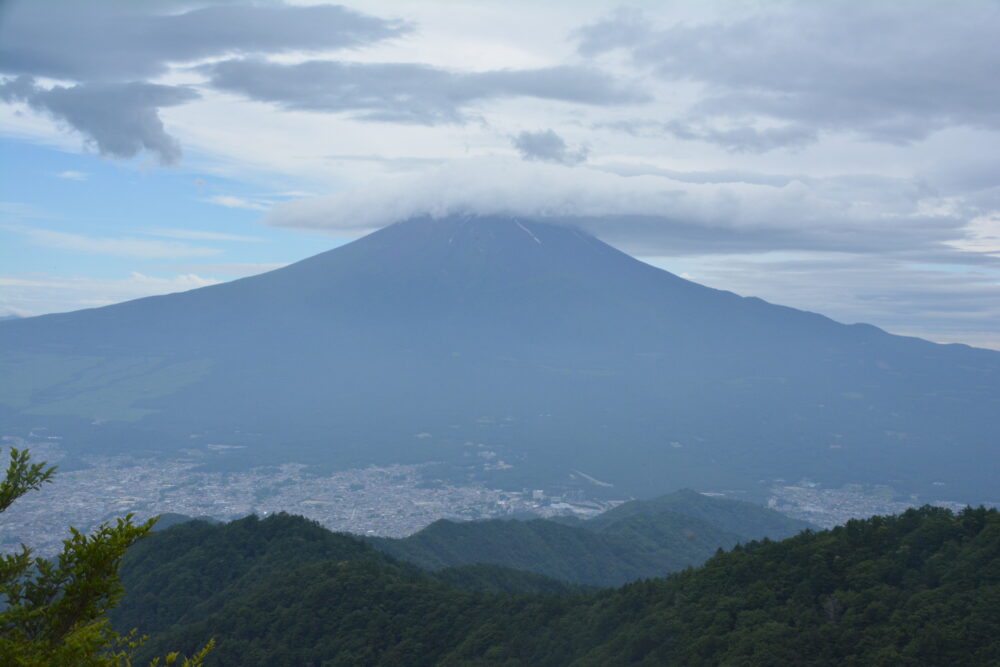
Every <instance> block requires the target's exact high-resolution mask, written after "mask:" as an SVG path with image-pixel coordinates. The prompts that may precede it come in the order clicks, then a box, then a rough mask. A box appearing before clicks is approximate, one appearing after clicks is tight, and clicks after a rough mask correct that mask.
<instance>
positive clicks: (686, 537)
mask: <svg viewBox="0 0 1000 667" xmlns="http://www.w3.org/2000/svg"><path fill="white" fill-rule="evenodd" d="M810 527H811V526H810V524H808V523H806V522H804V521H798V520H796V519H791V518H788V517H786V516H784V515H783V514H780V513H779V512H775V511H774V510H770V509H767V508H764V507H761V506H759V505H754V504H752V503H747V502H741V501H735V500H724V499H721V498H712V497H708V496H705V495H702V494H700V493H698V492H696V491H691V490H689V489H685V490H681V491H677V492H675V493H671V494H668V495H665V496H661V497H659V498H655V499H653V500H633V501H630V502H627V503H624V504H622V505H619V506H618V507H616V508H614V509H612V510H610V511H608V512H605V513H604V514H601V515H598V516H596V517H594V518H593V519H590V520H587V521H581V520H573V519H557V520H546V519H534V520H530V521H513V520H504V519H493V520H489V521H473V522H460V523H457V522H454V521H447V520H441V521H436V522H435V523H433V524H431V525H430V526H428V527H427V528H425V529H423V530H421V531H419V532H417V533H415V534H413V535H411V536H409V537H407V538H403V539H389V538H374V539H370V540H369V541H370V542H371V543H372V544H373V545H374V546H375V547H376V548H377V549H380V550H381V551H384V552H386V553H388V554H391V555H393V556H395V557H396V558H399V559H401V560H405V561H409V562H411V563H415V564H417V565H419V566H421V567H423V568H426V569H430V570H436V569H440V568H445V567H452V566H457V565H469V564H474V563H489V564H493V565H502V566H504V567H510V568H515V569H519V570H528V571H531V572H537V573H539V574H544V575H546V576H549V577H554V578H556V579H562V580H565V581H569V582H573V583H578V584H584V585H590V586H620V585H621V584H624V583H627V582H629V581H635V580H637V579H644V578H650V577H662V576H664V575H666V574H668V573H670V572H676V571H678V570H683V569H684V568H686V567H691V566H695V565H701V564H702V563H704V562H705V561H706V560H707V559H708V558H709V557H710V556H712V554H714V553H715V552H716V551H717V550H718V549H719V548H723V549H731V548H732V547H734V546H735V545H736V544H738V543H740V542H749V541H751V540H754V539H762V538H765V537H767V538H770V539H782V538H785V537H790V536H792V535H795V534H796V533H798V532H799V531H801V530H804V529H806V528H810Z"/></svg>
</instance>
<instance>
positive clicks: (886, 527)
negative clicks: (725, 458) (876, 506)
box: [115, 507, 1000, 665]
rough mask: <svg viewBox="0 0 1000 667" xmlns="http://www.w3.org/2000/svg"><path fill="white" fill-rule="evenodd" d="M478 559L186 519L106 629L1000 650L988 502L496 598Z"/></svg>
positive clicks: (572, 644) (699, 661)
mask: <svg viewBox="0 0 1000 667" xmlns="http://www.w3.org/2000/svg"><path fill="white" fill-rule="evenodd" d="M473 570H475V568H473ZM480 570H481V571H479V572H475V571H473V572H472V573H471V574H470V577H471V578H472V579H473V580H474V583H475V584H476V585H474V586H471V587H466V588H459V587H456V586H455V585H454V584H455V583H456V582H455V581H450V582H449V581H447V579H445V580H444V581H442V579H439V578H436V577H435V576H433V575H432V574H429V573H426V572H422V571H420V570H418V569H417V568H415V567H414V566H412V565H408V564H401V563H399V562H397V561H394V560H393V559H392V558H391V557H389V556H387V555H385V554H382V553H379V552H378V551H376V550H374V549H372V548H371V547H370V546H369V545H366V544H364V543H363V542H361V541H359V540H356V539H354V538H351V537H349V536H345V535H335V534H332V533H328V532H326V531H324V530H323V529H322V528H320V527H318V526H316V525H315V524H311V523H310V522H307V521H305V520H302V519H299V518H294V517H288V516H277V517H270V518H268V519H264V520H256V519H244V520H242V521H241V522H234V523H233V524H228V525H225V526H208V525H205V524H195V525H187V526H185V525H182V526H177V527H174V528H171V529H169V530H167V531H164V532H162V533H158V534H156V535H153V536H151V537H149V538H148V539H146V540H144V541H143V542H141V543H140V544H139V545H138V546H137V547H135V551H134V553H133V554H131V555H130V557H129V559H128V562H127V563H126V566H125V568H124V570H123V581H124V583H125V585H126V590H127V591H128V592H127V593H126V597H125V599H124V601H123V603H122V605H121V607H120V608H119V609H118V611H117V614H116V616H115V620H116V622H118V623H121V624H122V625H123V627H124V626H128V627H132V626H138V627H139V628H140V630H141V631H143V632H150V631H152V630H154V629H155V630H156V631H157V632H156V638H155V639H154V640H152V641H151V642H150V643H149V644H148V645H147V646H146V647H144V648H145V650H147V651H149V652H150V654H155V653H156V651H157V650H158V649H159V648H160V647H162V646H168V647H176V648H180V649H182V650H189V651H190V650H193V649H196V648H197V647H199V646H201V645H203V644H204V642H205V641H206V640H207V639H208V638H209V637H215V638H216V640H217V648H216V649H215V651H214V652H213V653H212V654H211V655H210V660H209V662H208V663H206V664H216V665H247V664H268V665H312V664H317V665H318V664H324V665H353V664H382V665H399V664H406V665H424V664H442V665H494V664H532V665H566V664H577V665H616V664H625V663H634V664H646V665H661V664H684V665H716V664H823V665H827V664H828V665H834V664H836V665H852V664H853V665H861V664H864V665H901V664H927V665H931V664H933V665H940V664H963V665H986V664H996V663H997V661H1000V639H998V637H1000V513H998V512H997V511H996V510H986V509H982V508H980V509H968V510H965V511H963V512H961V513H958V514H953V513H952V512H950V511H948V510H944V509H939V508H933V507H924V508H921V509H919V510H910V511H907V512H905V513H903V514H901V515H898V516H894V517H873V518H871V519H868V520H865V521H851V522H849V523H848V524H846V525H845V526H842V527H837V528H834V529H832V530H827V531H822V532H815V533H814V532H811V531H806V532H803V533H801V534H799V535H797V536H795V537H792V538H789V539H786V540H783V541H780V542H774V541H770V540H762V541H755V542H751V543H748V544H745V545H742V546H737V547H735V548H734V549H733V550H731V551H729V552H725V553H722V552H720V553H719V554H717V555H715V556H714V557H712V558H711V559H709V560H708V562H707V563H705V565H704V566H702V567H700V568H697V569H688V570H685V571H683V572H680V573H676V574H673V575H671V576H669V577H667V578H663V579H654V580H644V581H640V582H636V583H632V584H628V585H626V586H624V587H622V588H619V589H609V590H602V591H595V592H582V593H572V592H570V591H557V592H548V593H537V592H536V593H516V594H511V593H497V592H490V591H489V590H484V589H488V588H489V587H488V586H483V585H482V584H483V581H484V580H486V579H488V578H489V577H490V576H493V577H495V578H496V579H497V580H502V579H504V578H505V577H509V576H514V577H516V576H517V575H516V573H513V574H512V573H511V571H510V570H505V569H503V568H495V569H490V568H480ZM230 572H231V573H232V574H227V573H230ZM531 576H535V575H531ZM470 588H473V589H477V590H469V589H470ZM517 588H518V587H517V586H509V585H508V586H506V587H505V586H503V585H497V586H495V587H494V588H493V590H517ZM150 605H155V607H154V609H153V610H152V611H149V606H150ZM164 610H167V611H164ZM150 625H156V627H155V628H154V627H150Z"/></svg>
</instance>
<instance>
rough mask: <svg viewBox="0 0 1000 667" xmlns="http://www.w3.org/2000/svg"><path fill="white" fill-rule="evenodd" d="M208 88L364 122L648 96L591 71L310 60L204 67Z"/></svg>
mask: <svg viewBox="0 0 1000 667" xmlns="http://www.w3.org/2000/svg"><path fill="white" fill-rule="evenodd" d="M201 71H203V72H205V73H206V74H208V76H209V77H210V85H212V86H213V87H215V88H218V89H220V90H226V91H229V92H234V93H239V94H241V95H245V96H246V97H249V98H250V99H254V100H259V101H263V102H272V103H275V104H279V105H281V106H282V107H284V108H287V109H298V110H305V111H325V112H335V113H336V112H353V116H354V117H355V118H358V119H361V120H370V121H388V122H397V123H416V124H421V125H435V124H439V123H461V122H464V121H466V120H468V118H469V116H468V113H467V111H466V108H467V107H468V106H469V105H471V104H473V103H474V102H477V101H480V100H486V99H494V98H501V97H535V98H540V99H549V100H561V101H566V102H577V103H582V104H590V105H614V104H627V103H633V102H641V101H645V100H646V99H647V97H646V96H645V95H644V94H643V93H641V92H639V91H636V90H634V89H632V88H629V87H626V86H623V85H621V84H620V83H618V82H617V81H616V80H615V79H613V78H612V77H610V76H608V75H607V74H604V73H602V72H600V71H598V70H596V69H593V68H589V67H569V66H565V67H548V68H541V69H532V70H492V71H486V72H453V71H449V70H445V69H439V68H436V67H431V66H429V65H421V64H413V63H356V62H340V61H332V60H310V61H307V62H303V63H298V64H294V65H285V64H281V63H274V62H267V61H264V60H261V59H257V58H245V59H232V60H226V61H223V62H219V63H213V64H209V65H205V66H203V67H202V68H201Z"/></svg>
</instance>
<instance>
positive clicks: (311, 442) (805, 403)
mask: <svg viewBox="0 0 1000 667" xmlns="http://www.w3.org/2000/svg"><path fill="white" fill-rule="evenodd" d="M0 373H2V377H3V378H4V381H3V383H2V387H0V418H2V420H3V422H4V423H5V424H6V425H7V426H6V428H5V432H6V433H8V434H10V433H17V432H26V431H27V430H28V429H31V428H33V427H37V426H39V425H45V426H48V427H50V428H52V429H53V430H57V431H58V432H60V433H62V434H64V435H65V438H66V445H67V447H68V448H70V449H72V450H73V451H77V452H86V451H97V450H100V451H152V450H156V451H161V452H162V451H171V450H178V449H181V448H184V447H187V446H189V445H190V443H191V441H192V437H194V438H203V439H204V440H202V441H203V442H209V441H210V442H212V443H218V444H222V445H238V446H241V448H240V449H238V450H236V449H234V450H232V451H233V452H238V453H234V454H232V455H229V463H228V464H227V465H233V466H238V465H255V464H263V463H277V462H285V461H300V462H304V463H311V464H320V465H323V466H330V467H348V466H363V465H367V464H371V463H390V462H404V463H414V462H425V461H432V460H433V461H443V462H445V463H447V464H448V466H449V468H450V469H451V470H452V471H454V472H455V474H458V475H462V476H465V478H468V477H469V476H472V477H473V478H476V479H483V480H486V481H489V482H490V483H491V484H494V485H499V486H509V487H517V488H520V487H522V486H537V485H542V484H544V485H546V486H547V487H558V486H559V485H572V484H583V485H584V486H588V488H589V489H590V490H591V491H595V492H599V491H600V489H602V488H611V487H603V486H602V485H614V486H613V488H614V489H615V493H616V494H617V495H619V497H620V496H622V495H652V494H655V493H659V492H662V491H663V490H664V489H669V488H672V487H682V486H694V487H699V488H712V487H717V488H723V487H724V488H729V489H744V490H747V491H750V492H751V493H752V492H753V490H754V489H759V488H760V484H761V481H762V480H773V479H775V478H784V479H787V480H793V481H794V480H797V479H800V478H802V477H809V478H811V479H814V480H816V481H819V482H822V483H824V484H832V485H839V484H844V483H852V482H859V483H889V484H892V485H893V486H894V487H896V488H897V489H901V490H904V491H905V492H907V493H917V494H925V493H926V494H930V493H931V492H932V490H935V491H936V492H938V493H940V488H941V486H942V485H944V486H946V487H947V489H948V490H949V492H950V495H951V496H953V497H955V498H956V499H961V500H963V501H968V502H978V501H985V500H989V499H990V496H991V494H993V490H994V484H995V480H996V479H997V476H998V474H1000V471H998V470H997V460H998V457H997V448H998V446H1000V444H998V441H997V425H998V419H997V415H998V414H1000V353H998V352H994V351H989V350H981V349H976V348H970V347H967V346H964V345H937V344H933V343H929V342H926V341H923V340H919V339H915V338H905V337H900V336H894V335H890V334H888V333H886V332H884V331H882V330H880V329H877V328H875V327H873V326H869V325H865V324H854V325H844V324H839V323H837V322H834V321H833V320H830V319H828V318H826V317H823V316H821V315H817V314H814V313H809V312H803V311H800V310H795V309H791V308H786V307H782V306H777V305H773V304H770V303H767V302H764V301H762V300H760V299H756V298H746V297H741V296H737V295H735V294H733V293H730V292H724V291H719V290H715V289H710V288H708V287H704V286H701V285H698V284H695V283H693V282H690V281H687V280H684V279H682V278H680V277H678V276H675V275H673V274H671V273H669V272H666V271H663V270H660V269H657V268H654V267H652V266H649V265H647V264H644V263H642V262H640V261H638V260H636V259H633V258H632V257H629V256H628V255H626V254H624V253H622V252H619V251H618V250H615V249H614V248H612V247H610V246H608V245H606V244H605V243H603V242H601V241H599V240H598V239H596V238H594V237H592V236H589V235H587V234H585V233H583V232H580V231H578V230H576V229H573V228H570V227H564V226H554V225H549V224H543V223H540V222H537V221H530V220H518V219H511V218H446V219H415V220H410V221H406V222H402V223H398V224H395V225H392V226H390V227H387V228H385V229H382V230H380V231H378V232H375V233H373V234H371V235H369V236H366V237H364V238H362V239H360V240H357V241H355V242H353V243H350V244H348V245H345V246H342V247H339V248H336V249H334V250H331V251H329V252H326V253H323V254H320V255H317V256H315V257H312V258H309V259H306V260H303V261H301V262H298V263H296V264H293V265H290V266H287V267H285V268H282V269H279V270H276V271H272V272H269V273H266V274H262V275H258V276H254V277H250V278H245V279H242V280H237V281H234V282H231V283H226V284H222V285H215V286H212V287H205V288H202V289H196V290H192V291H189V292H184V293H179V294H171V295H167V296H157V297H150V298H145V299H139V300H136V301H130V302H127V303H122V304H117V305H114V306H108V307H104V308H96V309H92V310H83V311H77V312H71V313H65V314H58V315H46V316H41V317H34V318H28V319H23V320H12V321H4V322H0ZM478 445H485V446H486V447H485V448H483V447H479V446H478ZM484 449H488V450H489V452H491V454H490V457H491V458H485V459H484V458H483V456H481V455H480V454H481V452H482V451H483V450H484ZM501 461H502V463H501Z"/></svg>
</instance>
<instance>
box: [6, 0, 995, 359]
mask: <svg viewBox="0 0 1000 667" xmlns="http://www.w3.org/2000/svg"><path fill="white" fill-rule="evenodd" d="M998 34H1000V1H998V0H983V1H975V0H962V1H955V0H948V1H942V2H934V1H933V0H921V1H917V2H914V1H910V0H899V1H896V2H887V1H879V0H873V1H870V2H857V1H856V0H846V1H843V2H837V1H834V0H830V1H826V2H811V1H806V0H803V1H799V2H796V1H762V0H757V1H753V2H737V1H735V0H729V1H716V2H712V1H709V2H693V1H691V2H684V1H681V0H675V1H674V2H638V3H631V4H619V3H616V2H597V1H591V0H575V1H572V2H570V1H565V2H559V1H547V2H544V3H539V2H526V1H521V0H504V1H503V2H499V1H493V0H477V1H476V2H458V1H451V2H444V1H441V2H430V1H423V0H408V1H406V2H403V1H402V0H400V1H395V2H393V1H388V0H385V1H382V0H369V1H368V2H364V3H360V2H358V3H353V4H343V5H338V4H328V3H324V2H294V3H293V2H285V3H282V2H258V3H246V2H233V1H225V0H209V1H204V2H201V1H197V0H193V1H190V2H189V1H181V0H159V1H150V2H127V1H126V0H102V1H98V0H80V1H78V2H61V1H46V0H0V316H3V315H21V316H26V315H37V314H43V313H49V312H61V311H67V310H74V309H78V308H88V307H93V306H99V305H105V304H109V303H115V302H118V301H123V300H127V299H132V298H137V297H141V296H146V295H150V294H162V293H167V292H175V291H180V290H186V289H192V288H196V287H201V286H205V285H210V284H213V283H216V282H220V281H226V280H232V279H234V278H238V277H241V276H246V275H252V274H254V273H259V272H262V271H266V270H270V269H274V268H278V267H280V266H283V265H285V264H287V263H290V262H294V261H297V260H299V259H304V258H306V257H308V256H311V255H313V254H316V253H318V252H321V251H324V250H327V249H330V248H332V247H336V246H338V245H341V244H343V243H346V242H348V241H350V240H351V239H354V238H357V237H358V236H361V235H363V234H365V233H368V232H370V231H372V230H374V229H378V228H379V227H382V226H385V225H389V224H392V223H394V222H398V221H401V220H405V219H407V218H410V217H414V216H422V215H431V216H444V215H450V214H472V215H493V214H505V215H506V214H509V215H516V216H521V217H530V218H537V219H539V220H543V221H548V222H553V223H556V224H569V225H574V226H577V227H580V228H582V229H585V230H586V231H588V232H590V233H592V234H594V235H596V236H598V237H599V238H601V239H603V240H605V241H607V242H609V243H611V244H612V245H615V246H616V247H618V248H621V249H622V250H625V251H626V252H629V253H631V254H633V255H635V256H637V257H639V258H640V259H642V260H644V261H647V262H649V263H651V264H654V265H656V266H659V267H662V268H664V269H667V270H669V271H672V272H674V273H677V274H680V275H683V276H685V277H687V278H690V279H691V280H694V281H696V282H700V283H703V284H706V285H709V286H712V287H717V288H720V289H727V290H731V291H734V292H737V293H739V294H744V295H753V296H759V297H762V298H764V299H767V300H769V301H772V302H775V303H781V304H785V305H789V306H794V307H797V308H802V309H806V310H811V311H816V312H820V313H823V314H825V315H828V316H830V317H833V318H834V319H836V320H838V321H842V322H847V323H853V322H868V323H871V324H875V325H877V326H880V327H882V328H884V329H886V330H888V331H891V332H893V333H900V334H906V335H915V336H920V337H923V338H927V339H929V340H933V341H937V342H960V343H967V344H970V345H976V346H981V347H991V348H995V349H1000V77H997V75H996V72H997V71H1000V40H997V39H996V35H998Z"/></svg>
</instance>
